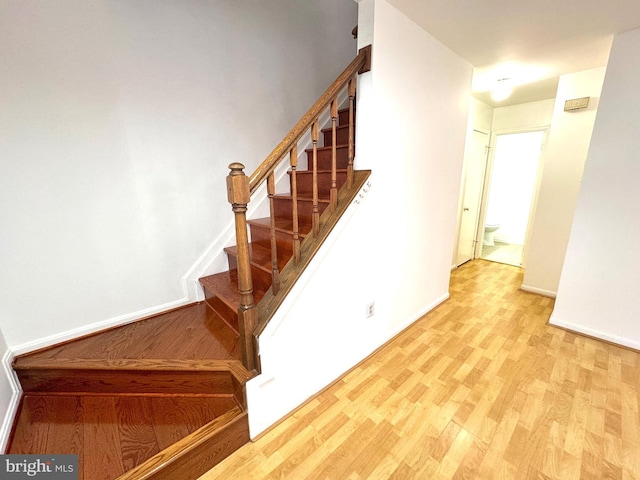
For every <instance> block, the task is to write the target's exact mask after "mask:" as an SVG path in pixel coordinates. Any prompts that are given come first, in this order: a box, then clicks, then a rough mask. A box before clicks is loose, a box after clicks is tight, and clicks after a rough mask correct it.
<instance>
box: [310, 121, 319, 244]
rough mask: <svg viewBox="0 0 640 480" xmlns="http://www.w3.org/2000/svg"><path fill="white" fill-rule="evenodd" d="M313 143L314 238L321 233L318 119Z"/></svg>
mask: <svg viewBox="0 0 640 480" xmlns="http://www.w3.org/2000/svg"><path fill="white" fill-rule="evenodd" d="M311 141H312V142H313V162H312V163H313V175H312V178H313V213H312V217H311V228H312V231H313V236H314V237H316V236H318V232H320V211H319V210H318V119H317V118H316V119H315V120H314V121H313V123H312V124H311Z"/></svg>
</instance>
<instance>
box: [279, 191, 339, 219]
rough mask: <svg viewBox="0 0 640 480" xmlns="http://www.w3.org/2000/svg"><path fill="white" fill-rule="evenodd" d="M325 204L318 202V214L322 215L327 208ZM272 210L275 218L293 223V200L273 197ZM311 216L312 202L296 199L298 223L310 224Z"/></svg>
mask: <svg viewBox="0 0 640 480" xmlns="http://www.w3.org/2000/svg"><path fill="white" fill-rule="evenodd" d="M328 206H329V204H328V203H326V202H318V213H319V214H320V215H322V212H324V211H325V210H326V209H327V207H328ZM273 209H274V211H275V214H276V217H278V218H284V219H287V220H289V221H291V222H293V199H291V198H281V197H275V198H274V199H273ZM312 216H313V201H312V200H309V199H298V222H299V223H304V224H310V223H311V218H312Z"/></svg>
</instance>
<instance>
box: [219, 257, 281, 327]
mask: <svg viewBox="0 0 640 480" xmlns="http://www.w3.org/2000/svg"><path fill="white" fill-rule="evenodd" d="M227 258H228V261H229V270H236V269H237V268H238V257H236V256H235V255H234V254H232V253H228V254H227ZM251 279H252V281H253V288H254V289H260V290H262V291H267V290H268V289H269V288H270V287H271V283H272V277H271V272H267V271H265V270H263V269H262V268H260V267H258V266H256V265H254V264H251ZM236 318H237V315H236Z"/></svg>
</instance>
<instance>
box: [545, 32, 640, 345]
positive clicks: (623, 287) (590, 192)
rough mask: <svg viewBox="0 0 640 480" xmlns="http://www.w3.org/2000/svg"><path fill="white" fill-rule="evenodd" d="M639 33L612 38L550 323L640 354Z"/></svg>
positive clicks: (629, 33)
mask: <svg viewBox="0 0 640 480" xmlns="http://www.w3.org/2000/svg"><path fill="white" fill-rule="evenodd" d="M638 85H640V29H639V30H634V31H631V32H627V33H624V34H621V35H619V36H618V37H616V38H615V39H614V42H613V47H612V50H611V55H610V57H609V65H608V67H607V75H606V79H605V81H604V86H603V88H602V98H601V101H600V106H599V108H598V117H597V119H596V122H595V126H594V129H593V136H592V139H591V147H590V149H589V154H588V157H587V161H586V164H585V167H584V175H583V178H582V187H581V189H580V194H579V197H578V202H577V206H576V210H575V217H574V220H573V225H572V227H571V236H570V240H569V244H568V246H567V251H566V257H565V261H564V267H563V269H562V275H561V278H560V284H559V287H558V296H557V300H556V305H555V309H554V311H553V314H552V316H551V319H550V322H551V323H552V324H553V325H560V326H564V327H568V328H570V329H572V330H576V331H579V332H583V333H586V334H589V335H593V336H596V337H599V338H603V339H605V340H609V341H612V342H615V343H619V344H622V345H626V346H629V347H632V348H635V349H640V329H639V328H638V318H640V302H638V285H640V257H639V256H638V254H637V248H638V243H639V242H640V215H638V205H639V204H640V188H638V184H639V183H640V162H638V152H640V135H638V132H639V131H640V92H639V91H638Z"/></svg>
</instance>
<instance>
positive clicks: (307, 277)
mask: <svg viewBox="0 0 640 480" xmlns="http://www.w3.org/2000/svg"><path fill="white" fill-rule="evenodd" d="M372 22H373V23H372ZM358 25H359V27H358V28H359V41H360V42H364V39H372V40H373V65H372V71H371V72H369V73H367V74H365V75H363V76H361V77H360V80H359V88H360V90H359V95H358V126H357V128H358V130H357V132H356V134H357V138H358V147H357V158H356V167H357V168H361V169H362V168H370V169H372V170H373V174H372V177H371V181H370V183H371V186H370V187H367V190H368V191H367V192H366V193H364V192H363V194H364V198H362V199H361V202H360V203H359V204H354V205H352V206H351V207H350V210H349V211H348V218H346V219H342V221H341V223H340V225H339V227H338V230H339V231H334V232H333V233H332V235H331V237H330V239H331V240H330V242H329V243H328V244H325V245H324V246H323V247H322V249H321V251H320V253H319V256H318V257H316V258H315V259H314V261H313V262H312V264H311V266H310V267H309V269H308V270H307V271H306V272H305V274H304V275H303V277H302V279H301V281H300V282H299V283H298V284H297V285H296V286H295V287H294V292H293V294H292V295H291V296H290V297H289V298H288V300H287V303H286V304H285V305H284V306H283V307H282V308H281V309H280V311H279V312H278V313H277V314H276V316H275V317H274V319H273V320H272V322H271V323H270V324H269V326H268V328H267V330H266V331H265V332H264V334H263V335H262V336H261V337H260V353H261V358H262V369H263V373H262V375H260V376H258V377H256V378H255V379H253V380H251V381H250V382H249V383H248V385H247V396H248V401H249V410H250V412H251V415H250V419H249V420H250V429H251V435H252V436H255V435H257V434H259V433H260V432H262V431H263V430H264V429H265V428H267V427H268V426H270V425H272V424H273V423H274V422H276V421H277V420H278V419H280V418H281V417H282V416H284V415H286V414H287V413H288V412H290V411H291V410H292V409H294V408H295V407H296V406H298V405H299V404H300V403H302V402H303V401H304V400H306V399H307V398H309V397H310V396H312V395H313V394H315V393H316V392H318V391H319V390H321V389H322V388H323V387H325V386H326V385H327V384H328V383H330V382H331V381H332V380H333V379H335V378H336V377H338V376H339V375H340V374H342V373H343V372H345V371H346V370H348V369H349V368H351V367H352V366H354V365H355V364H356V363H357V362H359V361H360V360H362V359H363V358H364V357H366V356H367V355H368V354H370V353H371V352H372V351H373V350H375V349H376V348H377V347H379V346H380V345H382V344H383V343H384V342H386V341H387V340H389V339H390V338H392V337H393V336H394V335H395V334H397V333H398V332H400V331H401V330H402V329H404V328H405V327H407V326H408V325H409V324H411V323H412V322H413V321H415V320H416V319H418V318H419V317H420V316H422V315H423V314H424V313H426V312H427V311H429V310H430V309H432V308H433V307H434V306H436V305H437V304H439V303H440V302H442V301H443V300H445V299H446V298H447V297H448V287H449V274H450V266H451V265H450V259H451V257H452V253H453V245H454V240H455V230H456V208H457V203H458V194H459V188H460V176H461V169H462V159H463V152H464V140H465V132H466V124H467V114H468V106H469V92H470V85H471V74H472V69H471V66H470V65H469V64H467V63H466V62H465V61H464V60H462V59H461V58H459V57H458V56H456V55H455V54H454V53H452V52H451V51H450V50H448V49H447V48H446V47H444V46H443V45H442V44H440V43H439V42H438V41H436V40H435V39H434V38H433V37H431V36H430V35H429V34H428V33H426V32H425V31H424V30H422V29H421V28H420V27H418V26H417V25H416V24H415V23H413V22H412V21H411V20H410V19H409V18H407V17H405V16H404V15H403V14H401V13H400V12H399V11H398V10H396V9H395V8H394V7H392V6H391V5H390V4H389V3H388V2H387V1H385V0H361V1H360V2H359V19H358ZM329 252H330V254H329ZM318 295H321V296H322V298H324V299H325V300H326V301H324V302H322V301H321V302H318ZM369 301H374V302H375V314H374V316H373V317H371V318H368V319H367V318H365V306H366V304H367V302H369Z"/></svg>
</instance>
